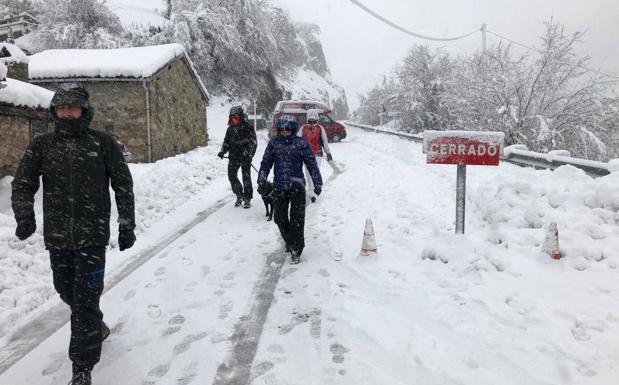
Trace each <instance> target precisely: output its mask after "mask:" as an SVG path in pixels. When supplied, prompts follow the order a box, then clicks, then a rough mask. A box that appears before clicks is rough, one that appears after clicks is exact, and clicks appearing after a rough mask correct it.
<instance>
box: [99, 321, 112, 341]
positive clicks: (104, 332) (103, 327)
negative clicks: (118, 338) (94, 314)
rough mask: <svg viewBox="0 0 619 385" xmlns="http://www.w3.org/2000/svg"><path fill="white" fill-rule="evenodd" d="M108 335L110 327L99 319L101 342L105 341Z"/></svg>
mask: <svg viewBox="0 0 619 385" xmlns="http://www.w3.org/2000/svg"><path fill="white" fill-rule="evenodd" d="M109 336H110V328H109V327H107V325H106V324H105V322H103V321H101V342H103V341H105V339H106V338H107V337H109Z"/></svg>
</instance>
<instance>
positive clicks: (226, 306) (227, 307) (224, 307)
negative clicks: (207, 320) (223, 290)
mask: <svg viewBox="0 0 619 385" xmlns="http://www.w3.org/2000/svg"><path fill="white" fill-rule="evenodd" d="M233 308H234V304H233V303H232V301H231V300H229V299H226V300H223V302H222V303H221V305H219V319H226V318H228V315H229V314H230V312H231V311H232V309H233Z"/></svg>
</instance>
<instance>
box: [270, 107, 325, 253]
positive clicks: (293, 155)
mask: <svg viewBox="0 0 619 385" xmlns="http://www.w3.org/2000/svg"><path fill="white" fill-rule="evenodd" d="M276 128H277V133H278V134H277V136H275V137H273V138H271V140H270V141H269V144H268V145H267V148H266V150H264V155H263V156H262V162H261V163H260V171H259V172H258V192H259V193H262V192H263V191H264V188H265V187H264V186H265V183H266V181H267V178H268V176H269V173H270V172H271V168H273V174H274V177H273V193H272V194H271V195H272V196H273V199H274V203H273V208H274V215H275V223H276V224H277V227H279V231H280V233H281V234H282V238H283V240H284V242H285V244H286V251H287V252H289V253H290V263H291V264H297V263H299V262H300V261H301V253H303V249H304V248H305V179H304V178H303V165H304V164H305V166H306V167H307V169H308V171H309V175H310V177H311V178H312V182H313V184H314V194H316V195H320V193H321V192H322V176H321V175H320V168H319V167H318V164H317V163H316V157H315V156H314V153H313V152H312V148H311V146H310V144H309V143H308V142H307V141H306V140H305V139H303V138H301V137H298V136H297V130H298V129H299V125H298V124H297V122H296V121H295V120H283V119H280V120H278V121H277V125H276Z"/></svg>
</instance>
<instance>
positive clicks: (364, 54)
mask: <svg viewBox="0 0 619 385" xmlns="http://www.w3.org/2000/svg"><path fill="white" fill-rule="evenodd" d="M272 1H273V3H274V4H275V5H277V6H280V7H283V8H285V9H287V10H288V11H289V12H290V14H291V16H292V18H293V19H294V20H298V21H308V22H313V23H316V24H318V25H320V26H321V28H322V36H321V37H322V43H323V46H324V49H325V55H326V57H327V62H328V64H329V66H330V68H331V73H332V75H333V78H334V80H335V81H336V82H338V83H339V84H340V85H342V86H343V87H344V88H345V89H346V93H347V95H348V100H349V103H350V105H351V107H352V108H353V109H354V108H356V107H357V105H358V98H357V94H358V93H363V92H365V91H367V90H368V89H369V88H370V87H371V86H372V85H374V84H376V82H378V81H379V80H380V79H381V78H382V74H384V73H388V72H389V71H390V70H391V69H392V68H393V66H394V65H395V64H397V63H398V62H399V61H400V60H401V59H402V57H403V56H404V55H405V54H406V51H407V50H408V49H409V48H410V47H411V46H412V45H414V44H429V45H430V46H432V47H445V49H447V50H448V51H449V52H453V53H460V52H472V51H474V50H476V49H479V48H480V47H481V34H475V35H472V36H470V37H468V38H466V39H464V40H460V41H456V42H442V43H436V42H429V41H426V40H421V39H417V38H414V37H411V36H408V35H406V34H404V33H402V32H400V31H397V30H395V29H393V28H392V27H390V26H388V25H386V24H383V23H382V22H380V21H378V20H376V19H374V18H373V17H372V16H370V15H368V14H367V13H365V12H364V11H363V10H361V9H360V8H359V7H357V6H356V5H354V4H353V3H352V2H350V0H272ZM360 1H361V2H362V3H363V4H365V5H366V6H368V7H369V8H371V9H373V10H374V11H376V12H377V13H380V14H381V15H383V16H384V17H386V18H387V19H390V20H392V21H394V22H395V23H397V24H399V25H401V26H403V27H404V28H407V29H409V30H411V31H413V32H416V33H419V34H423V35H429V36H435V37H451V36H454V35H463V34H465V33H468V32H470V31H472V30H474V29H478V28H480V26H481V24H482V23H486V24H487V28H488V30H491V31H494V32H496V33H498V34H500V35H503V36H506V37H509V38H511V39H513V40H516V41H518V42H520V43H523V44H526V45H537V44H539V38H540V36H541V34H542V32H543V29H544V26H543V22H544V21H546V20H548V19H549V18H550V17H554V19H555V20H556V21H559V22H561V23H562V24H564V25H565V26H566V28H567V30H568V31H569V32H575V31H583V30H588V32H587V34H586V35H585V37H584V43H583V44H582V45H581V46H580V48H579V50H580V51H579V52H580V53H582V54H586V55H589V56H591V57H592V61H591V63H590V64H591V66H592V67H595V68H599V69H602V70H604V71H606V72H610V73H612V74H615V75H619V0H510V1H504V0H360ZM496 41H497V39H496V38H495V37H493V36H491V35H488V44H489V45H490V44H492V43H494V42H496Z"/></svg>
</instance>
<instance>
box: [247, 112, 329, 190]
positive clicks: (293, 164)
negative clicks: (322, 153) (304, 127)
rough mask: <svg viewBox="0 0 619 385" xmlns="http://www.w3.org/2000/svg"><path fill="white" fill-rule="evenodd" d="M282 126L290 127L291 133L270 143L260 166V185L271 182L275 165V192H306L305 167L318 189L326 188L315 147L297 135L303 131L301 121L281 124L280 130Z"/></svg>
mask: <svg viewBox="0 0 619 385" xmlns="http://www.w3.org/2000/svg"><path fill="white" fill-rule="evenodd" d="M281 124H288V125H289V128H290V130H291V134H290V135H288V136H287V137H283V136H280V135H277V136H275V137H273V138H272V139H271V140H270V141H269V144H268V145H267V148H266V150H264V155H263V157H262V162H261V163H260V171H259V172H258V185H262V184H263V183H265V182H266V181H267V177H268V176H269V172H270V171H271V167H273V166H275V167H274V171H273V174H274V177H273V189H275V190H280V191H292V190H305V177H304V176H303V164H305V166H306V167H307V170H308V171H309V174H310V176H311V178H312V181H313V182H314V186H322V177H321V175H320V169H319V168H318V164H317V163H316V157H315V156H314V153H313V152H312V148H311V147H310V145H309V143H307V141H306V140H305V139H303V138H301V137H298V136H297V135H296V134H297V130H298V129H299V126H298V124H297V122H281V123H280V122H278V131H279V130H280V126H281Z"/></svg>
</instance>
